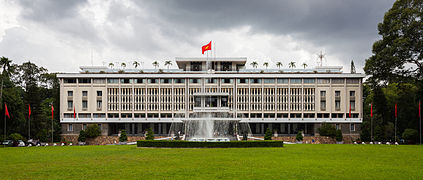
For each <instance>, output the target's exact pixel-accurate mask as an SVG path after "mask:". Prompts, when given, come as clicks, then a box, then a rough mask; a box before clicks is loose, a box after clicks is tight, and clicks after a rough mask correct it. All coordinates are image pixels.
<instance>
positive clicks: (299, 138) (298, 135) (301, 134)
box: [295, 131, 304, 141]
mask: <svg viewBox="0 0 423 180" xmlns="http://www.w3.org/2000/svg"><path fill="white" fill-rule="evenodd" d="M303 138H304V137H303V131H298V133H297V136H296V137H295V139H296V140H297V141H303Z"/></svg>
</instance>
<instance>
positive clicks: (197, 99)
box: [194, 97, 201, 107]
mask: <svg viewBox="0 0 423 180" xmlns="http://www.w3.org/2000/svg"><path fill="white" fill-rule="evenodd" d="M194 107H201V98H200V97H195V99H194Z"/></svg>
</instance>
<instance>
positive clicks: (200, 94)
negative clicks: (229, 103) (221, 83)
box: [193, 92, 229, 96]
mask: <svg viewBox="0 0 423 180" xmlns="http://www.w3.org/2000/svg"><path fill="white" fill-rule="evenodd" d="M193 95H194V96H229V93H225V92H222V93H218V92H209V93H194V94H193Z"/></svg>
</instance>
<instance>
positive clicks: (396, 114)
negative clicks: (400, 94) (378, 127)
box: [395, 104, 398, 117]
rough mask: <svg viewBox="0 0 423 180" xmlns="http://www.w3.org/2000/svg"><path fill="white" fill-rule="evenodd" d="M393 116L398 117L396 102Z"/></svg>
mask: <svg viewBox="0 0 423 180" xmlns="http://www.w3.org/2000/svg"><path fill="white" fill-rule="evenodd" d="M395 117H398V112H397V104H395Z"/></svg>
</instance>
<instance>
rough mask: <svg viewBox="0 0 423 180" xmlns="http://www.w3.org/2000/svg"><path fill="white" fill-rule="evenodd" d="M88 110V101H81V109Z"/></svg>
mask: <svg viewBox="0 0 423 180" xmlns="http://www.w3.org/2000/svg"><path fill="white" fill-rule="evenodd" d="M87 108H88V101H86V100H83V101H82V109H87Z"/></svg>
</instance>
